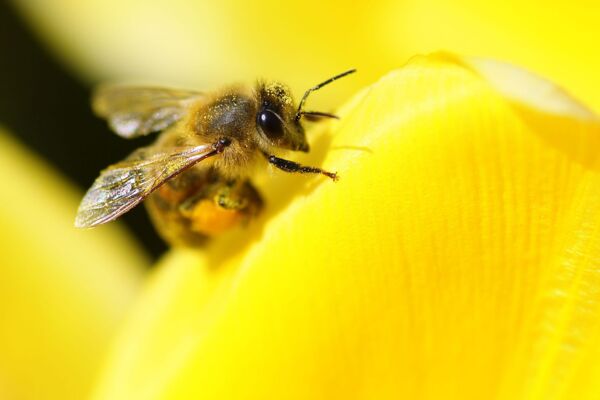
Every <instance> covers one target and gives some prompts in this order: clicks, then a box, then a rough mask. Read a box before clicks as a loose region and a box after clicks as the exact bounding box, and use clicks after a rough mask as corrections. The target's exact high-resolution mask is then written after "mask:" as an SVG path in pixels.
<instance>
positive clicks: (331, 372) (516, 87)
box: [0, 0, 600, 400]
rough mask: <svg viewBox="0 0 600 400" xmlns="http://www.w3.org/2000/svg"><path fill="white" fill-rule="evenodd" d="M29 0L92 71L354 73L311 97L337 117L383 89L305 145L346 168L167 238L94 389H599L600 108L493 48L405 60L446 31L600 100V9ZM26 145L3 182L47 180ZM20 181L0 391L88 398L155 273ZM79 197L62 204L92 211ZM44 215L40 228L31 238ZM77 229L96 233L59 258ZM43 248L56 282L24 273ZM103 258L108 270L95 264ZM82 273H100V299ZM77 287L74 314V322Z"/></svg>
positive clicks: (542, 393)
mask: <svg viewBox="0 0 600 400" xmlns="http://www.w3.org/2000/svg"><path fill="white" fill-rule="evenodd" d="M17 3H18V4H19V5H20V7H21V8H22V10H24V13H25V15H27V16H28V17H29V18H30V20H31V21H32V23H33V26H35V27H36V29H38V30H39V31H40V32H41V33H42V37H43V38H44V39H46V40H48V42H49V43H51V44H52V45H53V46H54V48H55V49H56V50H57V51H58V52H59V53H60V54H61V55H62V56H63V57H64V59H65V60H68V61H69V62H70V65H72V66H73V67H74V68H76V70H77V71H79V73H81V74H82V75H83V76H85V77H86V78H88V79H90V80H91V79H94V80H95V79H99V78H102V79H105V78H109V79H110V78H115V77H116V78H122V77H126V78H133V79H135V80H136V81H140V80H141V81H152V82H153V83H157V82H158V83H165V84H175V85H179V86H194V87H199V88H210V87H214V86H218V85H221V84H222V83H225V82H230V81H231V80H252V79H254V78H256V77H257V76H266V77H278V78H280V79H282V80H284V81H286V82H289V83H290V84H291V86H292V87H293V88H294V89H295V91H296V92H299V91H300V90H302V89H305V88H306V87H305V86H306V84H307V83H313V82H316V81H318V79H320V78H323V77H325V76H327V75H328V74H330V73H335V72H338V71H342V70H344V69H346V68H349V67H357V68H359V70H360V73H359V74H357V75H356V76H355V77H353V78H352V79H348V80H347V81H346V83H345V84H343V85H341V84H340V85H337V88H338V89H336V90H335V91H334V90H331V91H327V92H323V93H322V94H320V96H315V98H311V102H313V103H311V104H313V105H315V107H321V108H325V109H327V107H328V106H330V105H331V104H334V103H333V102H332V100H331V99H333V98H335V96H339V97H337V99H341V98H345V97H347V96H349V93H351V92H352V91H353V90H355V89H357V88H361V87H362V88H365V89H363V90H362V91H361V92H360V93H359V94H358V95H356V96H355V97H353V98H352V100H350V102H349V103H347V104H346V105H345V106H344V107H343V108H342V109H341V110H340V111H339V114H340V115H341V116H342V119H341V120H340V121H339V122H335V121H334V122H331V123H330V124H328V125H322V126H321V127H320V128H316V129H315V130H313V131H312V132H311V138H310V141H311V145H312V148H313V149H314V151H313V152H312V153H311V154H309V155H307V156H305V157H304V158H301V157H297V159H298V160H299V161H302V162H305V163H309V164H315V165H323V166H324V167H325V168H327V169H330V170H337V172H339V174H340V176H341V180H340V181H339V182H337V183H335V184H334V183H332V182H329V181H327V180H324V179H322V178H315V177H312V178H309V177H306V176H290V175H286V174H283V173H281V172H276V171H275V172H272V173H269V175H265V176H261V177H259V178H258V183H259V185H260V188H261V191H262V192H263V193H264V194H265V198H266V199H267V204H268V207H267V209H266V212H265V213H264V214H263V215H262V216H261V218H260V219H259V220H258V221H255V222H254V223H253V224H252V225H251V226H250V227H249V228H248V229H246V230H240V231H236V232H232V233H230V234H227V235H225V236H223V237H221V238H218V239H216V240H215V241H214V242H213V243H211V245H210V246H209V247H208V248H206V249H204V250H198V251H184V250H174V251H171V252H170V253H168V254H167V256H166V257H165V258H164V259H163V260H162V261H161V262H160V263H159V265H158V266H157V268H156V269H155V271H154V272H153V273H152V275H151V276H149V277H148V279H147V282H146V286H145V289H144V291H143V293H142V294H141V295H140V296H139V297H138V300H137V304H136V305H135V307H134V309H133V310H132V312H131V313H130V315H129V317H128V318H127V320H126V324H125V326H124V327H123V328H122V330H121V332H120V334H119V337H118V339H117V340H116V341H115V343H114V345H113V347H112V349H111V350H110V352H109V354H108V359H107V360H106V363H105V365H104V368H103V369H102V372H101V374H100V375H99V376H98V378H97V383H96V386H95V387H94V389H93V394H92V397H93V398H95V399H97V400H102V399H111V400H112V399H179V398H203V399H229V398H233V399H235V398H240V399H248V398H260V399H270V398H286V399H294V398H297V399H330V398H340V399H348V398H350V399H387V398H389V399H398V398H407V399H439V398H457V399H469V398H473V399H487V398H498V399H549V398H550V399H594V398H598V397H600V387H599V386H598V384H597V383H596V382H599V381H600V380H599V378H600V363H598V361H597V360H598V359H599V354H598V353H599V350H598V349H599V348H600V346H599V345H600V335H599V334H600V323H599V322H600V320H599V317H598V316H599V315H600V312H599V311H600V309H599V308H600V307H599V306H600V303H599V300H600V291H599V290H598V285H599V284H600V278H599V275H598V264H599V260H600V246H599V245H598V244H597V243H599V240H600V221H599V217H597V214H598V213H597V211H596V209H597V204H599V201H600V176H599V171H600V169H599V167H600V165H599V164H598V162H599V161H598V157H597V155H596V154H597V149H598V147H599V146H598V145H599V144H600V143H599V142H600V125H599V122H598V118H597V117H596V116H595V115H594V114H593V113H591V112H590V111H589V110H588V109H586V108H585V107H583V106H582V105H581V104H579V103H578V102H576V101H574V100H572V98H570V97H569V96H568V95H566V94H565V93H563V92H561V91H560V90H558V89H557V88H556V87H555V86H554V85H552V84H549V83H548V82H546V81H543V80H540V79H538V78H536V77H534V76H532V75H530V74H528V73H526V72H523V71H522V70H517V69H515V68H512V67H510V66H507V65H505V64H500V63H497V62H490V61H486V60H482V59H471V58H457V57H454V56H452V55H448V54H436V55H433V56H429V57H417V58H414V59H413V60H411V62H410V63H409V64H408V65H406V66H405V67H403V68H400V69H397V67H398V66H399V65H400V64H401V63H402V62H403V61H404V60H405V59H406V58H407V57H409V56H410V55H412V54H415V53H424V52H429V51H434V50H437V49H439V48H448V49H452V50H453V51H455V52H457V53H463V54H488V55H490V54H492V55H494V57H496V58H503V59H510V60H512V61H514V62H517V63H519V64H522V65H524V66H526V67H528V68H531V69H532V70H536V71H538V72H541V73H543V74H544V75H547V76H549V77H551V78H553V80H555V81H557V82H560V83H561V84H563V85H564V86H566V87H568V88H569V89H570V90H572V91H573V93H575V94H576V95H577V97H578V98H582V99H584V100H585V101H586V102H587V103H589V104H590V105H591V107H592V108H594V109H595V110H600V94H599V93H600V92H598V91H597V90H596V87H597V86H598V84H600V81H599V78H598V76H600V75H598V74H596V71H597V70H598V68H599V67H600V56H599V55H598V54H597V53H595V52H593V51H590V49H593V48H594V47H595V46H596V37H597V34H596V33H597V32H596V30H597V28H594V27H595V26H596V25H597V24H596V25H594V24H595V21H597V19H598V14H599V11H600V10H599V9H598V6H597V5H595V4H586V2H575V3H574V2H571V3H569V4H566V5H561V6H560V8H556V7H549V6H548V4H547V3H541V2H529V3H527V4H523V2H518V1H516V0H509V1H506V2H503V3H502V4H497V3H496V2H477V1H475V0H459V2H453V3H450V2H439V1H433V0H419V1H402V2H397V1H392V0H389V1H382V2H370V3H365V4H360V3H356V4H354V3H349V2H347V1H346V2H342V1H331V2H323V1H315V0H306V1H302V2H291V3H288V4H287V6H286V7H282V6H280V3H279V2H275V1H270V0H269V1H267V2H263V3H261V4H260V5H256V4H255V3H251V2H246V3H244V2H239V1H236V0H225V1H219V2H190V1H187V0H169V1H168V2H143V1H120V0H119V1H110V0H90V1H86V2H74V1H68V0H56V1H47V0H46V1H44V0H20V1H17ZM582 60H585V62H582ZM391 70H393V72H391V73H389V74H386V75H385V76H384V77H383V78H381V79H380V80H378V81H377V82H376V83H375V84H373V85H371V86H367V84H369V83H371V82H373V81H374V80H376V79H377V78H378V77H380V76H382V75H384V73H386V72H387V71H391ZM336 93H337V94H336ZM7 143H8V142H7ZM13 147H14V146H7V148H8V151H6V152H4V151H3V152H2V156H4V153H6V154H8V155H10V154H12V153H13V152H14V151H15V150H13ZM2 149H3V146H0V150H2ZM24 157H25V156H23V155H18V156H16V157H15V158H14V159H12V158H8V156H7V158H2V157H0V162H2V161H3V160H8V161H7V163H6V165H4V166H3V167H4V168H1V169H0V170H3V171H4V173H5V174H6V176H5V177H4V179H5V180H4V181H3V182H7V181H8V182H10V183H11V184H10V185H7V186H6V187H9V188H19V184H20V182H30V183H31V185H32V186H33V187H35V186H34V184H35V183H36V182H39V181H45V180H46V176H45V175H43V174H41V175H40V172H39V170H40V169H41V168H37V169H36V171H38V172H32V173H31V175H30V174H29V172H28V173H27V174H25V175H24V176H12V175H11V171H13V170H14V168H10V167H11V166H14V165H19V166H20V165H24V166H23V168H24V169H23V170H24V171H28V169H27V165H28V164H29V163H30V160H28V159H27V158H25V161H22V159H23V158H24ZM0 166H2V164H0ZM10 191H11V194H13V195H14V196H15V197H14V199H13V200H12V202H10V203H8V206H7V207H5V206H4V205H1V206H0V212H2V213H4V214H3V216H4V215H6V217H5V218H8V220H9V221H10V223H8V224H6V226H4V225H3V230H4V235H5V237H3V240H4V243H7V244H8V247H9V248H8V254H9V257H8V258H6V259H7V260H9V261H8V263H9V264H11V265H15V266H17V267H15V268H11V269H10V270H8V272H10V273H11V274H13V275H14V276H12V275H10V276H8V277H6V278H4V279H3V282H2V284H0V289H1V290H0V293H2V292H4V293H8V294H9V296H7V297H8V300H7V301H4V302H3V307H4V308H2V309H0V312H3V313H4V314H0V315H7V317H6V320H5V321H4V323H3V325H2V327H7V326H13V325H14V326H15V329H14V331H9V330H5V331H4V332H8V333H4V334H6V335H9V334H10V335H12V336H10V337H8V339H4V338H3V337H0V339H2V340H0V346H3V347H0V353H1V354H3V356H4V354H6V355H7V356H4V358H3V359H2V361H0V362H3V363H0V397H10V396H13V397H21V398H37V397H42V396H43V397H57V398H65V397H69V396H72V397H73V398H81V397H83V396H85V394H86V393H88V392H89V388H90V386H91V381H92V380H93V379H94V373H95V371H96V370H97V366H98V364H99V363H100V359H101V358H102V354H103V353H104V351H105V348H106V347H105V345H106V343H107V342H108V340H109V339H110V337H111V335H112V333H113V331H114V329H116V326H117V322H118V320H119V319H120V318H121V317H122V316H123V311H124V310H125V309H126V308H127V307H126V306H127V305H128V304H129V301H130V300H131V298H132V297H133V296H134V295H136V294H137V284H136V279H135V277H136V276H138V273H137V272H136V270H137V269H136V268H134V272H133V273H132V274H133V275H134V278H129V279H131V280H130V281H128V280H127V279H125V280H124V279H123V278H122V277H120V274H122V273H123V274H125V275H126V276H128V274H129V273H130V272H129V270H128V267H127V266H126V265H127V264H130V263H131V264H133V265H134V266H137V265H142V264H143V260H142V258H143V257H142V256H139V254H138V253H137V252H135V251H134V253H133V254H134V255H133V261H128V258H129V257H131V256H128V255H127V248H128V247H129V246H128V244H122V241H123V240H126V239H124V237H123V236H121V235H120V234H119V233H118V231H109V230H105V231H101V233H98V235H100V236H101V237H99V238H97V239H91V236H85V237H86V239H84V236H81V235H88V234H91V233H89V232H85V233H74V232H72V231H70V230H69V229H67V228H66V227H65V226H62V227H60V224H58V223H53V222H52V221H54V220H53V219H52V218H48V215H50V216H52V215H55V216H56V219H57V220H59V221H61V223H62V222H64V221H67V222H68V223H70V222H71V220H72V216H71V215H67V214H68V212H67V211H65V210H64V209H63V211H61V212H59V213H54V211H52V209H53V208H52V207H51V208H50V209H49V210H46V209H45V208H40V207H43V206H45V205H47V204H48V203H45V202H44V203H41V204H38V202H37V201H35V200H37V199H40V198H44V199H46V198H48V199H51V198H55V197H56V198H61V197H62V195H61V194H60V192H61V191H60V190H58V191H56V193H54V192H51V193H47V192H43V193H38V192H33V193H32V195H27V193H29V192H25V193H22V192H21V190H16V189H11V190H10ZM44 194H45V195H44ZM11 198H12V197H11ZM23 199H29V200H27V201H25V200H23ZM48 201H50V200H48ZM69 201H70V203H68V202H64V203H61V204H68V209H69V210H73V212H74V210H75V208H76V204H75V200H72V201H71V200H69ZM65 207H66V206H65ZM38 209H39V214H31V213H30V210H38ZM12 210H20V211H19V213H14V214H13V213H12ZM40 221H44V223H41V224H40ZM55 222H56V221H55ZM40 225H41V226H43V227H44V228H45V229H46V230H43V231H42V230H39V231H38V230H35V229H32V227H39V226H40ZM4 228H6V229H4ZM40 229H41V228H40ZM103 229H104V228H103ZM107 229H110V228H107ZM13 232H17V233H18V234H13ZM30 232H33V234H34V235H40V236H34V237H31V238H30V236H29V234H30ZM41 233H43V235H42V234H41ZM115 235H117V236H115ZM63 237H68V238H75V237H77V238H78V239H72V240H78V241H81V242H77V243H76V244H75V245H73V246H69V250H68V251H65V252H62V251H61V250H62V249H63V248H65V246H64V242H65V240H63V239H62V238H63ZM87 238H90V242H88V239H87ZM46 239H47V240H48V241H47V242H46ZM25 243H26V244H27V247H24V246H25V245H24V244H25ZM31 243H33V245H32V244H31ZM69 243H71V242H70V241H69ZM84 243H86V244H85V245H84ZM92 243H93V244H92ZM117 243H121V244H117ZM90 247H94V249H90ZM113 247H117V248H119V249H120V250H115V252H114V253H113V252H109V251H107V249H113ZM16 249H27V250H35V251H26V250H16ZM40 249H41V250H40ZM71 252H74V253H75V254H76V255H75V256H73V257H72V256H71ZM99 254H100V255H103V256H98V255H99ZM104 257H106V258H104ZM112 257H115V258H116V259H112ZM30 258H31V259H32V260H33V261H30ZM136 260H137V261H136ZM85 263H90V265H83V264H85ZM34 264H35V265H40V266H41V267H38V268H36V269H35V270H34V272H35V271H38V272H39V273H40V274H43V275H42V277H43V278H44V279H41V278H40V279H38V277H37V275H33V276H31V274H30V272H31V271H30V270H27V269H26V268H19V267H18V266H27V265H34ZM63 265H67V266H69V268H67V269H66V271H64V270H63V269H62V268H63V267H62V266H63ZM79 265H81V268H80V269H76V268H74V266H79ZM102 267H105V268H107V269H108V272H106V274H107V277H105V278H103V279H94V278H95V277H97V275H96V274H100V273H102V272H99V271H104V270H103V269H101V268H102ZM57 268H59V269H58V271H59V272H61V273H60V274H59V275H58V276H59V278H62V279H59V278H57V277H56V276H57V275H56V269H57ZM113 268H114V269H113ZM123 269H124V270H125V272H122V271H123ZM8 272H7V273H8ZM63 272H64V273H63ZM79 274H85V275H79ZM88 274H90V275H91V278H90V276H89V275H88ZM15 282H17V284H15ZM21 282H22V283H21ZM31 282H33V283H34V284H32V283H31ZM39 282H42V283H43V282H51V283H52V285H43V284H40V283H39ZM88 282H94V283H95V284H97V286H94V287H95V288H96V290H93V291H88V290H82V288H87V284H88ZM123 282H125V283H123ZM20 285H21V286H20ZM63 285H64V287H63ZM115 285H117V289H112V288H113V287H115ZM23 286H25V289H23ZM32 288H33V289H32ZM113 290H114V292H113ZM115 292H117V294H115ZM23 293H32V295H31V297H24V296H22V294H23ZM114 296H117V297H116V298H117V299H120V300H119V301H116V302H114V303H113V302H109V303H105V301H106V302H108V301H109V300H113V299H114V298H115V297H114ZM14 299H17V300H20V301H16V300H14ZM56 299H58V300H56ZM48 303H50V304H51V305H52V307H48V308H46V307H43V305H45V304H48ZM69 303H74V304H75V306H76V307H75V308H74V309H73V310H74V311H73V313H72V314H69V316H67V317H63V314H64V312H63V311H62V310H65V312H66V311H70V309H69V308H68V307H67V306H65V304H69ZM115 303H116V304H115ZM56 304H58V306H59V307H58V308H55V307H56V306H55V305H56ZM90 304H91V305H90ZM121 305H122V306H121ZM62 307H64V308H62ZM55 309H56V310H58V311H57V312H56V313H55V314H51V317H48V310H55ZM98 310H100V312H98ZM59 314H60V315H59ZM21 316H27V317H28V318H30V319H27V323H21ZM46 321H50V322H46ZM48 327H52V328H54V329H52V330H51V331H50V332H49V334H47V335H46V331H45V329H48ZM98 327H99V328H100V329H99V330H98ZM37 333H39V335H37ZM42 340H43V341H42ZM96 343H97V344H98V345H97V346H96ZM70 346H73V347H70ZM67 347H69V348H68V350H66V351H64V349H65V348H67ZM88 351H89V353H87V352H88ZM24 355H25V356H26V357H23V356H24ZM32 365H33V366H34V367H33V368H30V366H32ZM70 377H73V379H69V378H70ZM34 380H35V381H36V382H37V383H36V386H35V387H34V388H31V387H30V386H28V382H31V381H34ZM6 382H8V384H6ZM65 382H66V383H65ZM5 388H7V389H5Z"/></svg>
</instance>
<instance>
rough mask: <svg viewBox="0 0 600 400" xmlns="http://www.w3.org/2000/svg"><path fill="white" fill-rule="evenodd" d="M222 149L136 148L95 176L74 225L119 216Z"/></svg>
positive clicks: (93, 223) (83, 225) (109, 219)
mask: <svg viewBox="0 0 600 400" xmlns="http://www.w3.org/2000/svg"><path fill="white" fill-rule="evenodd" d="M221 151H222V148H219V147H218V146H217V145H215V144H205V145H200V146H195V147H180V148H174V149H172V150H170V151H168V152H156V151H155V150H154V149H153V148H152V147H142V148H140V149H138V150H136V151H134V152H133V153H132V154H131V155H130V156H129V157H128V158H127V159H125V160H124V161H121V162H120V163H117V164H114V165H111V166H109V167H108V168H107V169H105V170H104V171H102V172H101V173H100V176H99V177H98V178H96V180H95V181H94V184H93V185H92V187H91V188H90V189H89V190H88V191H87V193H86V194H85V196H84V197H83V200H82V201H81V204H80V205H79V210H77V216H76V218H75V226H76V227H77V228H88V227H92V226H96V225H100V224H104V223H106V222H109V221H112V220H114V219H116V218H118V217H119V216H121V215H122V214H124V213H126V212H127V211H129V210H130V209H132V208H133V207H135V206H136V205H137V204H139V203H140V202H141V201H142V200H144V199H145V198H146V197H147V196H148V195H149V194H150V193H152V191H154V190H155V189H157V188H158V187H159V186H160V185H162V184H163V183H165V182H166V181H167V180H168V179H170V178H172V177H174V176H175V175H177V174H179V173H180V172H182V171H184V170H185V169H187V168H189V167H191V166H192V165H194V164H195V163H197V162H199V161H201V160H204V159H205V158H208V157H211V156H214V155H216V154H218V153H220V152H221Z"/></svg>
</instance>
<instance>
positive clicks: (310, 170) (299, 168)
mask: <svg viewBox="0 0 600 400" xmlns="http://www.w3.org/2000/svg"><path fill="white" fill-rule="evenodd" d="M265 157H266V158H267V161H269V163H270V164H272V165H274V166H275V167H277V168H279V169H280V170H282V171H285V172H295V173H300V174H322V175H325V176H327V177H329V178H331V179H333V180H334V181H337V180H338V179H339V177H338V174H337V172H328V171H324V170H322V169H321V168H317V167H309V166H305V165H301V164H298V163H297V162H294V161H290V160H285V159H283V158H279V157H275V156H272V155H269V154H266V153H265Z"/></svg>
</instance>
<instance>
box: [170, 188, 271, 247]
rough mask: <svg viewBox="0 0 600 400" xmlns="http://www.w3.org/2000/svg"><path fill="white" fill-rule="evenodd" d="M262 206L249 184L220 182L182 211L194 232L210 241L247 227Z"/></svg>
mask: <svg viewBox="0 0 600 400" xmlns="http://www.w3.org/2000/svg"><path fill="white" fill-rule="evenodd" d="M262 204H263V203H262V199H261V197H260V195H259V193H258V191H257V190H256V189H255V188H254V186H252V184H251V183H250V182H249V181H247V180H235V181H230V182H222V181H221V182H215V183H213V184H211V185H210V186H209V187H206V188H203V190H202V191H200V192H199V193H197V194H196V195H194V196H191V197H189V198H188V199H186V200H185V201H184V202H183V203H182V204H181V205H180V206H179V210H180V212H181V214H182V216H184V217H185V218H186V219H187V220H188V223H189V227H190V229H191V230H192V231H194V232H197V233H200V234H203V235H206V236H209V237H210V236H215V235H218V234H220V233H221V232H223V231H226V230H229V229H231V228H233V227H234V226H236V225H239V224H243V223H246V222H247V221H248V220H250V219H251V218H253V217H255V216H256V215H258V213H259V212H260V210H261V208H262Z"/></svg>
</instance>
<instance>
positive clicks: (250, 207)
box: [75, 69, 355, 246]
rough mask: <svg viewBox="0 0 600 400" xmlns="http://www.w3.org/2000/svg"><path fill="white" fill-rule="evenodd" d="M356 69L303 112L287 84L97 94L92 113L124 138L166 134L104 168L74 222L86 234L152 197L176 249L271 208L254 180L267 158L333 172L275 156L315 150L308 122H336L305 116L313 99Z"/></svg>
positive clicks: (284, 166) (292, 168) (156, 216)
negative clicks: (306, 127)
mask: <svg viewBox="0 0 600 400" xmlns="http://www.w3.org/2000/svg"><path fill="white" fill-rule="evenodd" d="M353 72H355V70H354V69H352V70H349V71H346V72H343V73H341V74H338V75H336V76H334V77H332V78H329V79H327V80H326V81H324V82H321V83H319V84H318V85H316V86H313V87H311V88H310V89H308V90H307V91H306V92H305V93H304V96H303V97H302V99H301V100H300V102H299V103H298V106H296V104H295V102H294V100H293V98H292V95H291V93H290V90H289V89H288V88H287V87H286V86H285V85H283V84H282V83H280V82H258V83H257V84H256V85H255V86H254V87H253V88H252V87H247V86H231V87H228V88H225V89H223V90H220V91H216V92H214V93H200V92H195V91H186V90H175V89H166V88H151V87H126V86H107V87H101V88H99V89H98V90H97V91H96V92H95V94H94V95H93V98H92V108H93V109H94V112H95V113H96V114H97V115H98V116H100V117H102V118H105V119H107V120H108V123H109V125H110V127H111V128H112V129H113V130H114V131H115V132H116V133H117V134H118V135H119V136H121V137H123V138H126V139H133V138H137V137H140V136H145V135H148V134H150V133H153V132H159V131H162V133H161V134H160V136H158V138H157V139H156V141H155V142H154V143H153V144H152V145H150V146H147V147H142V148H139V149H137V150H135V151H134V152H133V153H131V154H130V155H129V156H128V157H127V158H126V159H125V160H123V161H121V162H118V163H116V164H113V165H111V166H109V167H108V168H106V169H105V170H103V171H102V172H101V173H100V176H99V177H98V178H96V180H95V181H94V183H93V184H92V186H91V188H90V189H89V190H88V191H87V193H86V194H85V196H84V197H83V200H82V201H81V204H80V206H79V209H78V211H77V216H76V218H75V226H76V227H78V228H88V227H93V226H96V225H100V224H104V223H106V222H109V221H112V220H114V219H116V218H118V217H119V216H121V215H123V214H124V213H126V212H127V211H129V210H131V209H132V208H133V207H135V206H136V205H138V204H139V203H140V202H142V201H143V200H145V199H146V201H145V204H146V206H147V209H148V211H149V214H150V217H151V219H152V221H153V223H154V225H155V226H156V228H157V230H158V232H159V234H160V235H161V236H162V238H163V239H164V240H165V241H166V242H168V243H169V244H171V245H184V246H198V245H201V244H203V243H204V242H205V241H206V240H207V239H208V238H210V237H212V236H215V235H218V234H219V233H221V232H223V231H226V230H228V229H230V228H232V227H234V226H237V225H238V224H240V223H241V222H243V221H248V220H249V219H251V218H253V217H255V216H256V215H257V214H258V213H259V212H260V210H261V208H262V207H263V200H262V198H261V195H260V193H259V192H258V190H257V189H256V188H255V187H254V185H253V184H252V182H251V180H250V177H251V175H252V171H253V170H254V168H255V166H256V165H259V164H260V162H261V161H262V162H263V163H264V162H267V163H269V164H271V165H273V166H275V167H277V168H279V169H281V170H283V171H285V172H292V173H309V174H322V175H324V176H327V177H329V178H331V179H332V180H334V181H335V180H337V178H338V176H337V174H336V173H335V172H328V171H325V170H322V169H321V168H317V167H311V166H304V165H300V164H298V163H296V162H294V161H290V160H287V159H284V158H280V157H277V156H275V155H274V154H273V152H274V151H275V150H278V149H281V150H292V151H302V152H308V150H309V146H308V143H307V141H306V135H305V132H304V127H303V126H302V124H301V120H302V118H305V119H307V120H313V121H314V120H319V119H321V118H337V117H336V116H335V115H333V114H329V113H326V112H318V111H306V110H304V104H305V102H306V99H307V98H308V96H309V95H310V93H312V92H314V91H315V90H318V89H320V88H321V87H323V86H325V85H327V84H329V83H331V82H333V81H335V80H337V79H339V78H342V77H344V76H346V75H349V74H351V73H353Z"/></svg>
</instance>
